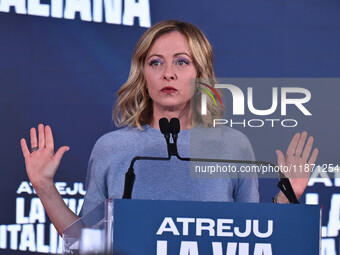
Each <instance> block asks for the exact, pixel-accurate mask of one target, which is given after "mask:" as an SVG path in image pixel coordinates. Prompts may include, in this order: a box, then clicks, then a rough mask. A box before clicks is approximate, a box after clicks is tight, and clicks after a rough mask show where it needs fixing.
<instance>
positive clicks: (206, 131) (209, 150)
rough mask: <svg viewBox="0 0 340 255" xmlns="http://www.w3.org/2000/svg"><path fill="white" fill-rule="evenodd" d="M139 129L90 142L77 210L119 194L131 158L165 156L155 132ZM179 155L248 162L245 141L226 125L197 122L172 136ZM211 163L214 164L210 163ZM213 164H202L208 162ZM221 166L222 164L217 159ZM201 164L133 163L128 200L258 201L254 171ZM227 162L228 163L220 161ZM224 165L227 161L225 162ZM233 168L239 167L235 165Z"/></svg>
mask: <svg viewBox="0 0 340 255" xmlns="http://www.w3.org/2000/svg"><path fill="white" fill-rule="evenodd" d="M143 128H144V130H143V131H140V130H138V129H137V128H129V127H126V128H123V129H120V130H116V131H113V132H110V133H108V134H105V135H104V136H102V137H101V138H100V139H99V140H98V141H97V142H96V144H95V146H94V148H93V151H92V154H91V157H90V160H89V166H88V173H87V180H86V190H87V193H86V195H85V199H84V204H83V208H82V212H81V214H82V215H84V214H86V213H88V212H89V211H90V210H91V209H92V208H94V207H95V206H96V205H97V204H99V203H101V202H102V201H103V200H105V199H107V198H121V197H122V195H123V189H124V178H125V173H126V171H127V170H128V168H129V166H130V162H131V160H132V159H133V158H134V157H135V156H158V157H167V155H168V154H167V146H166V142H165V139H164V137H163V135H162V134H161V132H160V131H159V130H157V129H154V128H152V127H150V126H148V125H145V126H144V127H143ZM177 144H178V153H179V155H180V156H181V157H204V158H219V159H234V160H236V159H238V160H254V153H253V150H252V147H251V145H250V142H249V140H248V139H247V137H246V136H245V135H243V134H242V133H241V132H239V131H237V130H235V129H232V128H229V127H224V126H221V127H218V128H203V127H202V126H198V127H195V128H192V129H190V130H182V131H181V132H180V133H179V137H178V142H177ZM216 164H217V163H216ZM216 164H214V163H207V164H205V165H206V166H208V165H214V166H216ZM218 164H219V166H222V165H223V163H221V164H220V163H218ZM202 165H203V163H200V162H192V163H191V167H190V163H189V162H183V161H180V160H178V159H177V158H175V157H173V158H172V159H171V160H170V161H136V163H135V166H134V169H135V174H136V181H135V185H134V189H133V193H132V198H133V199H160V200H192V201H226V202H232V201H237V202H258V201H259V193H258V180H257V178H256V175H251V176H249V175H247V176H242V177H240V175H239V174H235V173H233V174H232V175H230V174H225V173H224V174H222V175H221V174H220V175H214V174H209V173H207V172H203V173H200V174H197V172H196V174H194V175H193V176H194V178H193V176H191V175H190V174H191V173H190V169H191V172H192V173H195V170H196V171H197V169H201V170H202V171H203V169H207V168H204V167H203V166H202ZM226 165H228V164H226ZM229 165H230V164H229ZM237 167H238V168H239V166H237Z"/></svg>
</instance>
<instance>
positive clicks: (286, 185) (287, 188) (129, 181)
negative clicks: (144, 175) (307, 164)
mask: <svg viewBox="0 0 340 255" xmlns="http://www.w3.org/2000/svg"><path fill="white" fill-rule="evenodd" d="M159 124H160V125H159V126H160V128H161V132H162V133H163V134H164V137H165V140H166V143H167V149H168V157H140V156H137V157H134V158H133V159H132V161H131V163H130V167H129V169H128V171H127V172H126V174H125V185H124V194H123V198H124V199H131V195H132V190H133V184H134V181H135V173H134V169H133V165H134V163H135V162H136V161H137V160H170V159H171V157H172V156H176V157H177V158H178V159H179V160H181V161H196V162H221V163H233V164H255V165H260V164H262V165H270V166H272V167H276V165H274V164H273V163H270V162H267V161H257V160H255V161H253V160H228V159H211V158H210V159H209V158H182V157H181V156H179V154H178V151H177V137H178V133H179V130H180V128H179V120H178V119H177V118H173V119H171V121H170V123H169V122H168V120H167V119H166V118H162V119H160V120H159ZM168 125H169V126H170V127H169V126H168ZM169 133H171V135H172V138H173V141H174V142H173V143H171V142H170V139H169V137H170V134H169ZM279 178H280V181H279V182H278V184H277V186H278V187H279V188H280V190H281V191H282V192H283V194H284V195H285V196H286V197H287V199H288V201H289V202H290V203H291V204H299V201H298V200H297V198H296V195H295V193H294V190H293V188H292V185H291V183H290V181H289V179H288V178H287V177H286V176H285V175H284V174H283V173H282V172H279Z"/></svg>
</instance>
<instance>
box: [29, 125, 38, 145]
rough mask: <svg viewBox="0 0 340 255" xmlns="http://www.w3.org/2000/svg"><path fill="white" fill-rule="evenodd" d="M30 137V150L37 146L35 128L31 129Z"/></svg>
mask: <svg viewBox="0 0 340 255" xmlns="http://www.w3.org/2000/svg"><path fill="white" fill-rule="evenodd" d="M30 137H31V148H34V147H37V146H38V139H37V132H36V130H35V128H31V130H30Z"/></svg>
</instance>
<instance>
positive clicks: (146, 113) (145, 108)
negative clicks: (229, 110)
mask: <svg viewBox="0 0 340 255" xmlns="http://www.w3.org/2000/svg"><path fill="white" fill-rule="evenodd" d="M173 31H177V32H180V33H181V34H182V35H184V36H185V37H186V38H187V40H188V44H189V48H190V50H191V54H192V58H193V61H194V63H195V65H196V67H197V77H196V78H199V79H204V81H205V83H208V84H215V83H216V80H215V73H214V70H213V51H212V47H211V45H210V43H209V41H208V39H207V38H206V36H205V35H204V34H203V32H202V31H201V30H200V29H199V28H197V27H196V26H194V25H192V24H190V23H187V22H181V21H177V20H165V21H162V22H160V23H157V24H155V25H154V26H152V27H151V28H149V29H148V30H147V31H146V32H145V33H144V34H143V36H142V37H141V38H140V40H139V41H138V43H137V45H136V47H135V50H134V52H133V55H132V61H131V68H130V74H129V77H128V79H127V81H126V82H125V84H123V86H122V87H121V88H120V90H119V91H118V100H117V102H116V105H115V108H114V111H113V120H114V122H115V124H116V125H117V126H118V127H120V126H133V127H138V128H139V129H141V130H142V126H143V125H145V124H150V123H151V121H152V115H153V112H152V100H151V99H150V98H149V96H148V93H147V90H146V80H145V76H144V64H145V59H146V56H147V54H148V52H149V50H150V49H151V47H152V45H153V43H154V42H155V41H156V40H157V38H159V37H160V36H162V35H164V34H167V33H171V32H173ZM197 86H198V87H200V86H201V85H199V84H197ZM219 92H221V91H219ZM200 93H201V90H200V89H197V91H196V96H194V98H193V99H191V103H190V124H191V126H196V125H198V124H200V123H202V124H203V125H204V126H205V127H208V126H210V125H211V123H212V120H213V119H214V118H221V117H222V116H223V114H224V108H223V107H222V106H219V105H215V104H214V102H213V99H212V98H210V97H207V114H206V115H201V100H199V98H200V96H199V95H200Z"/></svg>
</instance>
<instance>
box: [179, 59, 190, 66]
mask: <svg viewBox="0 0 340 255" xmlns="http://www.w3.org/2000/svg"><path fill="white" fill-rule="evenodd" d="M187 64H189V61H188V60H186V59H179V60H177V62H176V65H179V66H184V65H187Z"/></svg>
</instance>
